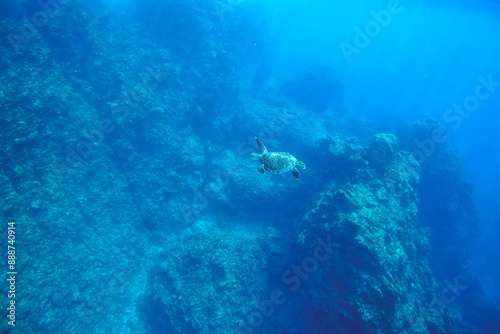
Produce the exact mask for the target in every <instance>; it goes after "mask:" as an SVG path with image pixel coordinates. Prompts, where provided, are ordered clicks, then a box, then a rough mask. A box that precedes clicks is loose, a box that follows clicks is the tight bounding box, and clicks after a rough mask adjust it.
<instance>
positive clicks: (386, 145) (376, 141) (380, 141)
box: [366, 133, 399, 168]
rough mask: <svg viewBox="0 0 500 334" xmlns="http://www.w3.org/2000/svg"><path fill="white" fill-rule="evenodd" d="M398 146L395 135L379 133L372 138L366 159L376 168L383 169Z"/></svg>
mask: <svg viewBox="0 0 500 334" xmlns="http://www.w3.org/2000/svg"><path fill="white" fill-rule="evenodd" d="M398 145H399V139H398V138H396V136H395V135H392V134H386V133H381V134H377V135H375V136H374V137H373V141H372V143H371V145H370V147H369V148H368V151H367V154H366V158H367V160H368V161H369V162H370V163H371V164H373V166H375V167H376V168H384V167H385V166H386V165H387V164H389V162H390V161H391V160H392V157H393V156H394V153H396V150H397V148H398Z"/></svg>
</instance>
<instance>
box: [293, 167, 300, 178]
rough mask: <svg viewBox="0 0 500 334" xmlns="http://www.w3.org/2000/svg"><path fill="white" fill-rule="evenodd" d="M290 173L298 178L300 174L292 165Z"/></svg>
mask: <svg viewBox="0 0 500 334" xmlns="http://www.w3.org/2000/svg"><path fill="white" fill-rule="evenodd" d="M292 173H293V176H295V178H296V179H297V180H298V179H299V176H300V173H299V170H298V169H297V167H294V168H293V169H292Z"/></svg>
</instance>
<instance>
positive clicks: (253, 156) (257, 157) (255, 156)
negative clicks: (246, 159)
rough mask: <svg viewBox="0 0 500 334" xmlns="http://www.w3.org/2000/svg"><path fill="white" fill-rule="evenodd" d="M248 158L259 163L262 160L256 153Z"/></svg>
mask: <svg viewBox="0 0 500 334" xmlns="http://www.w3.org/2000/svg"><path fill="white" fill-rule="evenodd" d="M250 158H252V159H255V160H257V161H259V162H260V159H261V158H262V155H261V154H258V153H252V154H250Z"/></svg>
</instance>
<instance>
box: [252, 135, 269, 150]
mask: <svg viewBox="0 0 500 334" xmlns="http://www.w3.org/2000/svg"><path fill="white" fill-rule="evenodd" d="M255 140H256V141H257V145H259V150H260V153H261V154H266V153H267V148H266V147H265V146H264V144H262V142H261V141H260V140H259V138H257V137H255Z"/></svg>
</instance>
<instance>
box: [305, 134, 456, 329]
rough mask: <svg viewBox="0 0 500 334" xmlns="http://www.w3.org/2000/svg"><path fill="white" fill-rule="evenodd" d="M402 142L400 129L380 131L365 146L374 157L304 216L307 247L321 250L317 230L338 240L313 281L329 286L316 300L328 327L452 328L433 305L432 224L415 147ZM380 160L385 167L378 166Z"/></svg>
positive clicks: (333, 186)
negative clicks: (422, 206)
mask: <svg viewBox="0 0 500 334" xmlns="http://www.w3.org/2000/svg"><path fill="white" fill-rule="evenodd" d="M397 143H398V140H397V138H396V137H395V136H393V135H386V134H382V135H377V136H375V138H374V140H373V142H372V144H371V145H370V147H369V148H368V150H367V152H366V159H367V160H369V163H367V164H366V165H365V167H360V166H362V165H357V166H356V167H355V168H358V169H359V171H358V175H362V177H354V178H351V179H350V180H349V181H342V180H341V179H338V180H335V181H334V182H332V183H331V184H330V185H327V186H326V188H325V189H324V191H323V192H322V193H321V194H320V195H319V196H318V200H317V202H316V204H315V205H314V207H313V208H312V209H311V210H310V211H309V213H307V214H306V216H305V217H304V218H303V220H302V221H301V222H300V223H299V224H298V231H297V234H298V239H297V240H298V245H299V247H300V248H301V249H303V250H304V253H305V254H307V253H311V252H314V249H315V247H317V244H318V242H317V238H318V237H321V238H323V239H326V238H331V239H332V240H335V242H337V243H338V244H339V247H338V249H336V250H335V251H334V252H332V254H330V255H329V256H328V259H327V260H326V261H325V262H326V264H322V266H323V267H322V268H323V269H322V270H318V273H315V275H318V277H317V278H316V279H315V280H314V282H310V285H309V286H308V287H307V289H308V291H310V292H313V291H322V292H323V293H322V294H321V295H317V296H316V299H315V301H314V302H313V305H314V310H315V312H314V314H316V316H317V312H321V314H323V316H324V318H323V321H324V323H323V324H322V326H323V327H322V328H331V330H335V331H336V332H339V333H353V332H367V333H368V332H369V333H379V332H380V333H382V332H384V333H398V332H404V331H406V332H407V333H426V332H435V333H448V332H450V326H451V325H450V319H449V317H448V316H447V315H446V314H445V312H441V313H439V314H437V315H436V312H428V308H429V305H430V303H431V302H432V301H434V300H435V299H436V296H435V295H434V294H433V292H434V291H435V290H436V288H437V284H436V282H435V281H434V279H433V277H432V274H431V271H430V269H429V266H428V256H429V248H428V243H429V241H428V239H427V237H426V235H427V231H426V230H423V229H422V228H421V227H420V226H419V225H418V223H417V203H418V200H417V196H416V188H417V185H418V182H419V172H420V168H419V166H418V163H417V162H416V161H415V159H414V158H413V157H412V156H411V154H409V153H407V152H396V147H397ZM374 164H375V166H373V165H374ZM346 166H347V167H346V168H353V167H354V166H352V165H351V166H349V165H346ZM381 166H383V167H384V170H385V171H386V172H385V173H383V174H380V173H373V171H372V167H376V168H378V167H381ZM352 175H355V173H354V172H353V173H352ZM320 305H323V306H322V307H319V306H320ZM319 310H321V311H319ZM430 313H432V314H430ZM309 316H310V317H311V319H308V320H309V321H312V314H310V315H309ZM329 326H330V327H329Z"/></svg>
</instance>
